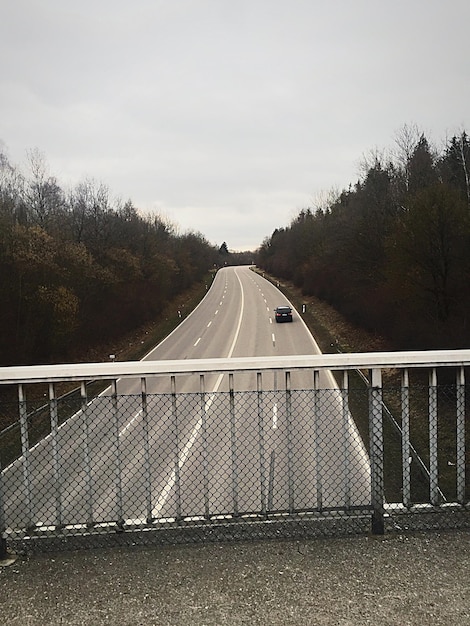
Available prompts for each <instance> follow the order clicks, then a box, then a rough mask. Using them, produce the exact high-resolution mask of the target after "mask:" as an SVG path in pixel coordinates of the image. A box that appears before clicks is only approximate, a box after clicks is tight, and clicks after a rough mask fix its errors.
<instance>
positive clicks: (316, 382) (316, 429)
mask: <svg viewBox="0 0 470 626" xmlns="http://www.w3.org/2000/svg"><path fill="white" fill-rule="evenodd" d="M319 386H320V372H319V371H318V370H314V372H313V433H314V435H313V436H314V447H315V475H316V479H315V480H316V491H317V509H318V510H319V511H322V510H323V489H322V470H321V461H322V459H321V455H320V452H321V441H320V434H319V433H320V424H319V423H320V411H319V400H320V398H319V393H320V392H319Z"/></svg>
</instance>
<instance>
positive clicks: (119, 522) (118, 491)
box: [111, 380, 124, 530]
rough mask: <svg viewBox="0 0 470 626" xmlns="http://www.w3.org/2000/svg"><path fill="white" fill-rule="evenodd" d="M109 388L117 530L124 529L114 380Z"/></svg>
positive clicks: (116, 397)
mask: <svg viewBox="0 0 470 626" xmlns="http://www.w3.org/2000/svg"><path fill="white" fill-rule="evenodd" d="M111 389H112V402H113V417H114V428H115V445H116V477H115V479H116V509H117V510H116V525H117V527H118V529H119V530H124V515H123V510H122V475H121V446H120V442H119V403H118V395H117V382H116V380H113V381H112V383H111Z"/></svg>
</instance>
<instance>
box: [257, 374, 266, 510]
mask: <svg viewBox="0 0 470 626" xmlns="http://www.w3.org/2000/svg"><path fill="white" fill-rule="evenodd" d="M262 396H263V382H262V375H261V372H257V373H256V400H257V410H258V434H259V469H260V497H261V515H264V516H265V515H266V486H265V443H264V426H263V400H262Z"/></svg>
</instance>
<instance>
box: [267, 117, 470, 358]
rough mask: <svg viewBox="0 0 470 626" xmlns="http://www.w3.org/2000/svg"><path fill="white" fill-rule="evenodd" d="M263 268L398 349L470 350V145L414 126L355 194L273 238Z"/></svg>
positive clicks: (376, 160)
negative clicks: (442, 141) (435, 142)
mask: <svg viewBox="0 0 470 626" xmlns="http://www.w3.org/2000/svg"><path fill="white" fill-rule="evenodd" d="M256 262H257V265H258V266H259V267H261V268H262V269H264V270H266V271H267V272H269V273H271V274H272V275H273V276H277V277H279V278H281V279H285V280H289V281H291V282H292V283H293V284H294V285H295V286H296V287H298V288H299V289H300V290H301V292H302V294H303V295H304V296H315V297H316V298H318V299H319V300H321V301H322V302H326V303H328V304H330V305H331V306H332V307H334V309H335V310H336V311H338V312H339V313H341V314H342V315H343V316H344V318H346V319H347V320H349V321H350V322H352V323H353V324H354V325H355V326H357V327H358V328H362V329H364V330H366V331H367V332H368V333H370V334H371V335H373V336H375V335H380V336H381V337H384V338H385V339H386V341H387V342H388V343H389V345H390V346H393V347H394V348H395V349H431V348H464V347H469V346H470V325H469V324H470V320H469V311H470V288H469V285H470V140H469V138H468V136H467V134H466V133H465V132H462V134H461V135H459V136H454V137H452V138H451V139H450V140H449V141H447V142H446V145H445V147H444V148H443V149H442V150H441V151H437V149H433V148H432V147H431V145H430V143H429V141H428V139H427V138H426V137H425V135H424V134H422V133H420V132H419V131H418V130H417V129H416V128H414V127H411V128H410V127H405V128H404V129H403V130H402V131H401V133H400V134H399V136H398V137H397V145H396V148H395V150H394V151H393V152H392V151H390V153H389V154H388V155H387V154H379V153H374V154H373V155H372V156H370V157H369V158H368V159H365V161H364V163H363V176H362V177H361V179H360V180H359V181H358V182H357V183H356V184H355V185H354V186H350V187H349V189H347V190H344V191H342V192H341V193H332V194H330V195H329V196H328V197H326V198H323V199H319V200H318V202H317V203H314V205H313V206H312V207H310V208H306V209H304V210H302V211H300V213H299V214H298V215H297V217H295V218H294V219H293V220H292V222H291V223H290V225H289V226H287V227H283V228H278V229H276V230H275V231H274V232H273V233H272V235H271V236H270V237H268V238H266V239H265V240H264V242H263V244H262V245H261V247H260V249H259V252H258V255H257V261H256Z"/></svg>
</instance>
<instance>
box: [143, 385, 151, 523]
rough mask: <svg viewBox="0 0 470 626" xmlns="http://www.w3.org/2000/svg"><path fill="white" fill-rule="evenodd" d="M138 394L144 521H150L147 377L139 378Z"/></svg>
mask: <svg viewBox="0 0 470 626" xmlns="http://www.w3.org/2000/svg"><path fill="white" fill-rule="evenodd" d="M140 396H141V404H142V425H143V428H144V473H145V501H146V508H147V513H146V521H147V524H150V523H151V522H152V473H151V472H152V470H151V464H150V440H149V419H148V405H147V379H146V378H145V377H142V378H141V379H140Z"/></svg>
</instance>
